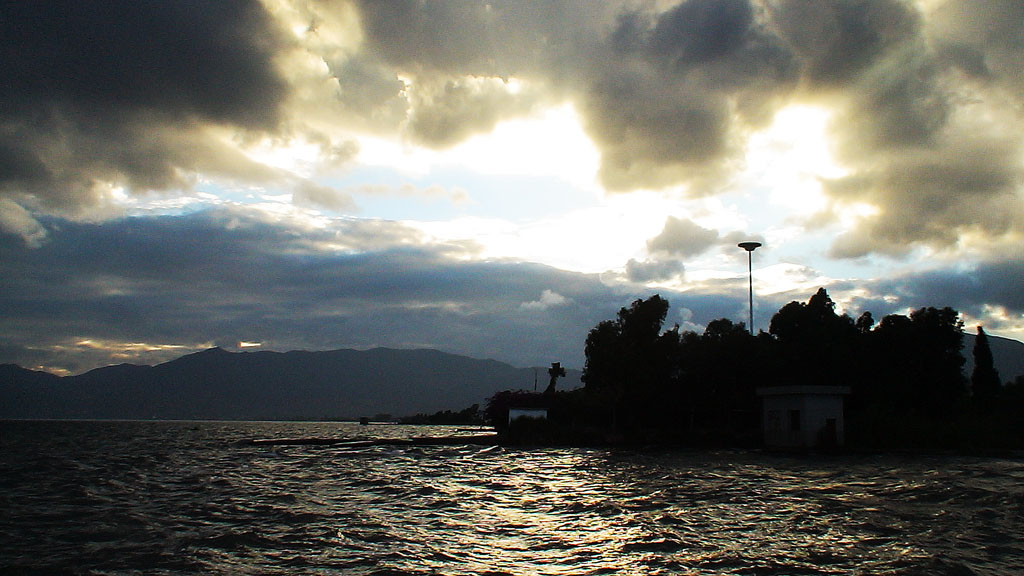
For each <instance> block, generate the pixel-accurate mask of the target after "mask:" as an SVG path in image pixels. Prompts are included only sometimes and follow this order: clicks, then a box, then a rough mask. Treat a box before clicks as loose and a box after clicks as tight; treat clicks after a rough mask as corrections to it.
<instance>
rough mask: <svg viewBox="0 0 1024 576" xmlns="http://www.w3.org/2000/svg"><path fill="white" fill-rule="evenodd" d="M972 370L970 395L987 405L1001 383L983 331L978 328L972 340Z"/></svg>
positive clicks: (997, 391) (986, 336)
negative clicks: (976, 334) (975, 336)
mask: <svg viewBox="0 0 1024 576" xmlns="http://www.w3.org/2000/svg"><path fill="white" fill-rule="evenodd" d="M973 354H974V370H973V371H972V372H971V393H972V394H973V395H974V399H975V400H976V401H977V402H979V403H981V404H988V403H990V402H991V401H992V399H993V398H995V396H996V395H997V394H998V393H999V390H1000V387H1001V383H1000V381H999V372H998V371H997V370H996V367H995V364H994V362H993V360H992V348H991V347H990V346H989V344H988V335H987V334H985V329H984V328H982V327H981V326H978V336H977V338H975V340H974V350H973Z"/></svg>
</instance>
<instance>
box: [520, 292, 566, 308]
mask: <svg viewBox="0 0 1024 576" xmlns="http://www.w3.org/2000/svg"><path fill="white" fill-rule="evenodd" d="M570 302H572V300H571V299H569V298H566V297H565V296H562V295H561V294H559V293H558V292H554V291H552V290H544V291H543V292H541V295H540V298H539V299H538V300H534V301H532V302H523V303H522V304H520V305H519V307H520V308H522V309H523V310H547V309H549V308H553V307H555V306H565V305H566V304H569V303H570Z"/></svg>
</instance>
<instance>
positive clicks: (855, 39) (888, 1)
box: [769, 0, 920, 88]
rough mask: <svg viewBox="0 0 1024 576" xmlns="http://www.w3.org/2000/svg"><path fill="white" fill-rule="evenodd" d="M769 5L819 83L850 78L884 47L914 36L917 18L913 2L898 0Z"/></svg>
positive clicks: (823, 0)
mask: <svg viewBox="0 0 1024 576" xmlns="http://www.w3.org/2000/svg"><path fill="white" fill-rule="evenodd" d="M769 6H770V8H769V10H770V11H771V12H772V20H773V22H774V24H775V26H776V27H777V28H778V30H779V31H780V34H781V35H782V37H783V38H784V40H785V41H786V43H787V44H788V45H789V46H791V47H792V50H793V51H794V52H795V53H796V55H797V56H798V57H799V59H800V61H801V62H802V66H803V67H804V69H805V70H804V73H805V75H806V77H807V78H808V79H809V80H810V81H811V82H813V83H815V84H817V85H821V86H822V87H825V88H829V87H840V86H842V85H843V84H845V83H848V82H850V81H851V80H852V79H855V78H856V76H857V75H858V74H859V73H861V72H862V71H864V70H865V69H867V68H869V67H871V66H872V65H873V64H874V63H875V61H876V60H877V59H878V58H879V57H880V56H881V55H883V54H884V53H885V52H886V51H887V50H889V49H891V48H892V47H894V46H898V45H899V44H900V43H902V42H904V41H906V40H908V39H912V38H914V36H915V35H916V34H917V33H918V27H919V24H920V17H919V15H918V13H917V12H916V10H915V9H914V8H913V6H912V5H911V4H910V3H908V2H905V1H901V0H819V1H815V2H806V1H803V0H782V1H779V2H774V3H772V4H770V5H769Z"/></svg>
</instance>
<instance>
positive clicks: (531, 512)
mask: <svg viewBox="0 0 1024 576" xmlns="http://www.w3.org/2000/svg"><path fill="white" fill-rule="evenodd" d="M452 431H453V429H451V428H444V427H430V428H416V429H411V428H405V427H399V426H369V427H360V426H357V425H349V424H321V423H211V422H200V423H183V422H2V423H0V466H2V469H0V474H2V475H0V488H2V490H0V573H4V574H28V573H33V574H34V573H38V574H60V573H72V574H188V573H221V574H227V573H231V574H381V575H383V574H445V575H448V574H451V575H457V574H524V575H525V574H922V575H923V574H955V575H960V574H1022V573H1024V461H1022V460H1015V459H994V458H966V457H954V456H943V457H938V456H932V457H903V456H845V457H833V458H824V459H822V458H811V457H803V458H796V457H784V456H776V455H767V454H758V453H744V452H719V453H690V452H672V451H636V450H630V451H627V450H598V449H509V448H499V447H481V446H465V447H463V446H457V447H451V446H424V447H395V446H382V447H370V448H365V447H364V448H358V449H355V448H345V447H338V446H333V447H331V446H276V447H272V446H252V445H249V444H247V443H246V442H245V441H246V440H249V439H253V438H268V437H291V436H317V437H356V436H367V435H370V436H373V435H376V436H387V437H391V436H399V437H400V436H403V435H409V434H414V435H425V434H438V435H444V434H450V433H452Z"/></svg>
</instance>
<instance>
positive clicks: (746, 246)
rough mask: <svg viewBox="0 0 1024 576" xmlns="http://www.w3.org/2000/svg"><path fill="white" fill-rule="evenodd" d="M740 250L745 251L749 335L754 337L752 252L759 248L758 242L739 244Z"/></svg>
mask: <svg viewBox="0 0 1024 576" xmlns="http://www.w3.org/2000/svg"><path fill="white" fill-rule="evenodd" d="M738 246H739V247H740V248H743V249H744V250H746V251H747V275H748V277H749V278H750V335H751V336H753V335H754V264H753V260H754V250H757V249H758V248H760V247H761V243H760V242H740V243H739V244H738Z"/></svg>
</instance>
